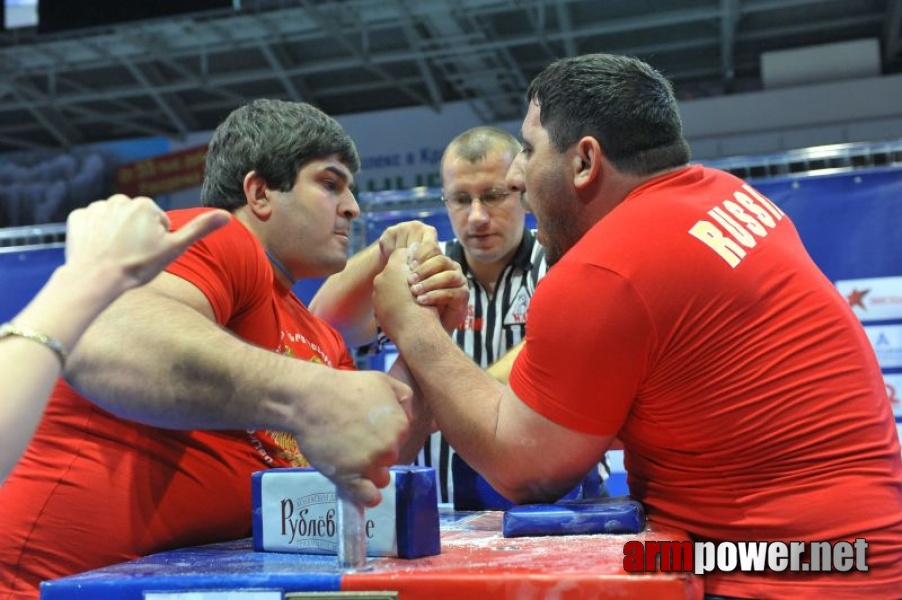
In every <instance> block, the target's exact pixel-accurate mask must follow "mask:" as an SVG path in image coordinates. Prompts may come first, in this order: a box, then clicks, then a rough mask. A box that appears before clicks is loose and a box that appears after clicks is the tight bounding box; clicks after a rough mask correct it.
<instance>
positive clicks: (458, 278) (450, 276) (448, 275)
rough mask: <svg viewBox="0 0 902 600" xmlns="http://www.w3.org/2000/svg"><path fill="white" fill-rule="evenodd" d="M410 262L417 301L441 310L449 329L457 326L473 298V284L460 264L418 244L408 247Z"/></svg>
mask: <svg viewBox="0 0 902 600" xmlns="http://www.w3.org/2000/svg"><path fill="white" fill-rule="evenodd" d="M407 264H408V267H409V268H410V275H408V277H407V282H408V283H409V284H410V291H411V292H412V293H413V295H414V296H415V298H416V301H417V302H418V303H419V304H421V305H423V306H433V307H435V308H436V309H437V310H438V312H439V315H440V317H441V320H442V326H443V327H444V328H445V331H447V332H448V333H450V332H451V331H453V330H454V329H456V328H457V326H458V325H460V322H461V321H462V320H463V319H464V317H465V316H466V311H467V304H468V303H469V301H470V286H469V284H468V282H467V278H466V276H464V274H463V271H462V270H461V268H460V265H459V264H457V263H456V262H454V261H453V260H451V259H450V258H448V257H447V256H445V255H444V254H437V255H436V254H433V253H432V252H430V251H428V250H427V251H426V252H422V251H421V249H420V248H419V247H418V245H416V244H414V245H412V246H410V247H409V248H408V252H407Z"/></svg>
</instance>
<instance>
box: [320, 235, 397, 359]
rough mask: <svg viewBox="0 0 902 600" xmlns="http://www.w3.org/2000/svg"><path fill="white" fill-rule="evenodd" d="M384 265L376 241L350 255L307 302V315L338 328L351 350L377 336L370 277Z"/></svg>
mask: <svg viewBox="0 0 902 600" xmlns="http://www.w3.org/2000/svg"><path fill="white" fill-rule="evenodd" d="M384 266H385V261H384V259H383V258H382V252H381V251H380V249H379V242H375V243H373V244H371V245H370V246H368V247H367V248H366V249H364V250H362V251H360V252H358V253H357V254H355V255H354V256H352V257H351V259H350V260H348V264H347V265H346V266H345V268H344V270H343V271H342V272H341V273H338V274H336V275H332V276H331V277H329V278H328V279H326V281H324V282H323V284H322V285H321V286H320V288H319V290H317V292H316V295H315V296H314V297H313V299H312V300H311V301H310V312H312V313H313V314H315V315H317V316H318V317H319V318H321V319H323V320H324V321H326V322H327V323H329V324H330V325H332V327H334V328H335V329H337V330H338V332H339V333H341V335H342V336H343V337H344V339H345V343H346V344H347V345H348V346H350V347H351V348H356V347H357V346H362V345H363V344H367V343H369V342H372V341H373V339H375V337H376V317H375V316H374V314H373V301H372V298H373V278H374V277H375V276H376V275H378V274H379V272H380V271H381V270H382V268H383V267H384Z"/></svg>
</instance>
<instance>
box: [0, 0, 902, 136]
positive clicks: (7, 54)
mask: <svg viewBox="0 0 902 600" xmlns="http://www.w3.org/2000/svg"><path fill="white" fill-rule="evenodd" d="M900 37H902V0H346V1H337V0H300V1H295V2H288V1H273V0H258V1H253V0H243V1H242V2H241V3H240V8H239V9H237V10H225V11H214V12H208V13H195V14H190V15H183V16H179V17H172V18H167V19H161V20H153V21H142V22H139V23H129V24H121V25H116V26H110V27H104V28H97V29H91V30H81V31H78V32H67V33H65V34H52V35H38V34H37V33H36V31H35V30H33V29H23V30H11V31H8V32H4V33H3V35H2V37H0V65H2V67H0V98H2V102H0V152H10V151H16V150H25V149H36V148H68V147H72V146H75V145H78V144H84V143H90V142H97V141H107V140H114V139H123V138H134V137H143V136H157V135H163V136H170V137H176V138H178V137H182V136H184V135H186V134H187V133H189V132H192V131H203V130H208V129H212V128H214V127H215V126H216V124H217V123H218V122H219V121H220V120H222V118H223V117H224V116H225V115H226V114H227V113H228V112H229V111H230V110H232V109H233V108H234V107H236V106H237V105H239V104H241V103H244V102H246V101H248V100H250V99H253V98H258V97H274V98H285V99H295V100H304V101H307V102H311V103H313V104H315V105H317V106H319V107H321V108H322V109H324V110H325V111H327V112H329V113H330V114H333V115H342V114H348V113H361V112H367V111H374V110H382V109H389V108H400V107H408V106H426V107H429V108H430V109H432V110H435V111H441V110H442V106H443V105H444V104H446V103H449V102H458V101H466V102H469V103H471V104H472V106H473V107H474V109H475V110H476V112H477V114H479V115H480V116H481V118H482V119H484V120H485V122H487V123H493V122H498V121H504V120H510V119H516V118H519V117H520V116H522V114H523V110H524V100H523V95H524V91H525V89H526V86H527V83H528V82H529V80H530V79H531V78H532V77H533V76H534V75H535V74H536V73H537V72H538V71H539V70H540V69H541V68H542V67H543V66H545V65H546V64H548V62H549V61H551V60H553V59H555V58H559V57H563V56H572V55H576V54H582V53H586V52H613V53H621V54H630V55H635V56H639V57H641V58H643V59H645V60H647V61H649V62H650V63H652V64H653V65H654V66H656V67H657V68H658V69H659V70H661V71H662V72H663V73H664V74H665V75H667V76H668V77H669V78H670V79H671V80H672V81H673V82H674V83H675V86H676V89H677V92H678V95H679V96H680V97H681V98H683V99H688V98H697V97H709V96H717V95H722V94H732V93H740V92H743V91H749V90H755V89H760V88H761V65H760V63H761V61H760V57H761V54H762V53H763V52H767V51H773V50H783V49H791V48H799V47H805V46H811V45H817V44H824V43H830V42H838V41H849V40H858V39H863V38H875V39H878V40H879V41H880V48H881V61H882V65H881V71H882V73H883V74H890V73H896V72H899V71H900V70H902V42H900ZM824 60H826V61H829V60H831V57H829V56H825V57H824Z"/></svg>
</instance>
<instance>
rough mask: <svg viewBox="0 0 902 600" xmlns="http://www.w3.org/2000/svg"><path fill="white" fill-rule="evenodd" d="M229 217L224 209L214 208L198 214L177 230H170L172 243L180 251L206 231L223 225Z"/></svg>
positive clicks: (208, 231) (205, 233)
mask: <svg viewBox="0 0 902 600" xmlns="http://www.w3.org/2000/svg"><path fill="white" fill-rule="evenodd" d="M231 218H232V215H231V214H230V213H228V212H227V211H224V210H214V211H211V212H205V213H203V214H200V215H198V216H196V217H194V218H193V219H191V220H190V221H189V222H188V223H186V224H185V225H184V226H183V227H182V228H181V229H179V230H178V231H173V232H172V234H171V240H172V244H173V245H174V246H175V247H177V248H178V249H179V252H181V251H182V250H184V249H185V248H187V247H188V246H190V245H191V244H193V243H194V242H196V241H197V240H199V239H200V238H202V237H204V236H205V235H207V234H208V233H212V232H213V231H216V230H217V229H219V228H220V227H223V226H224V225H225V224H226V223H228V222H229V221H230V220H231Z"/></svg>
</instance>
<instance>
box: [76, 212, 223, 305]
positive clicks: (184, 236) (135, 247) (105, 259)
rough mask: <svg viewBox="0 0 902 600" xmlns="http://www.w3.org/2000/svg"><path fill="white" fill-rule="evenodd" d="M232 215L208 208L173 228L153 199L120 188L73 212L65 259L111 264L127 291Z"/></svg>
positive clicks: (86, 264)
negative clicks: (109, 195) (118, 190)
mask: <svg viewBox="0 0 902 600" xmlns="http://www.w3.org/2000/svg"><path fill="white" fill-rule="evenodd" d="M230 218H231V216H230V215H229V213H227V212H226V211H223V210H216V211H210V212H206V213H203V214H201V215H198V216H197V217H196V218H194V219H193V220H192V221H190V222H189V223H187V224H186V225H185V226H184V227H182V228H181V229H179V230H178V231H174V232H170V231H169V218H168V217H167V216H166V213H165V212H163V211H162V210H161V209H160V208H159V207H158V206H157V205H156V204H154V202H153V200H151V199H150V198H144V197H140V198H135V199H134V200H132V199H130V198H129V197H128V196H125V195H122V194H117V195H115V196H112V197H110V198H109V199H107V200H98V201H97V202H93V203H91V204H90V205H88V206H87V207H86V208H79V209H77V210H75V211H73V212H72V213H71V214H70V215H69V218H68V220H67V223H66V225H67V232H66V263H67V264H69V265H72V266H76V267H79V268H84V269H97V268H103V267H107V268H110V270H111V271H112V272H113V273H114V275H115V276H117V277H120V278H121V284H122V291H125V290H127V289H130V288H132V287H136V286H138V285H142V284H144V283H147V282H148V281H150V280H151V279H153V278H154V277H155V276H156V275H157V274H158V273H159V272H160V271H162V270H163V268H165V267H166V265H168V264H169V263H170V262H172V260H174V259H175V258H176V257H177V256H178V255H179V254H181V253H182V252H184V251H185V249H186V248H188V246H190V245H191V244H193V243H194V242H196V241H197V240H199V239H200V238H202V237H203V236H205V235H207V234H208V233H210V232H212V231H214V230H216V229H218V228H220V227H222V226H223V225H225V224H226V223H228V222H229V219H230Z"/></svg>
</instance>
